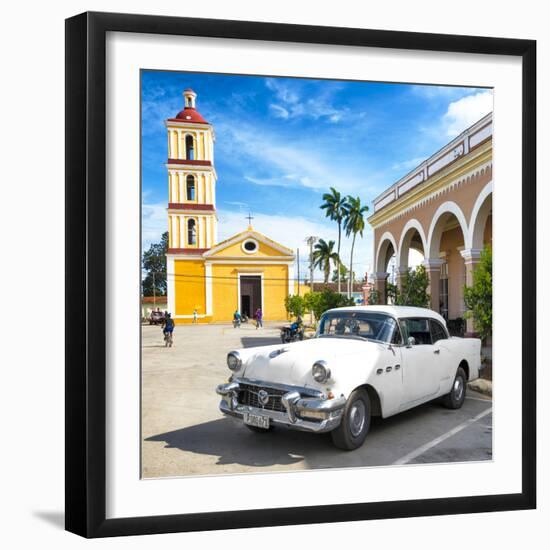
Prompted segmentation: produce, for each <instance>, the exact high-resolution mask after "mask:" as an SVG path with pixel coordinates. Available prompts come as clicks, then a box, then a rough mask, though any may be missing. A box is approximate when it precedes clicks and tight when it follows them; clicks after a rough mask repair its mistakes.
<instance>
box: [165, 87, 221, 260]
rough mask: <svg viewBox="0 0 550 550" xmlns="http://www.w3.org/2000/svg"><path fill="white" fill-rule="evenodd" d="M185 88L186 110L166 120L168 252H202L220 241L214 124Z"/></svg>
mask: <svg viewBox="0 0 550 550" xmlns="http://www.w3.org/2000/svg"><path fill="white" fill-rule="evenodd" d="M196 99H197V94H196V93H195V92H194V91H193V90H191V89H190V88H188V89H186V90H185V91H184V92H183V110H181V111H180V112H179V113H178V114H177V115H176V116H175V117H174V118H169V119H168V120H166V128H167V132H168V160H167V163H166V167H167V170H168V234H169V241H168V247H169V250H168V252H169V253H171V254H185V255H189V254H190V255H195V254H196V255H201V254H202V253H204V252H205V251H206V250H208V249H210V248H212V247H213V246H214V245H215V243H216V242H217V218H216V179H217V178H216V170H215V169H214V141H215V135H214V128H213V127H212V125H211V124H209V123H208V122H207V121H206V120H205V119H204V118H203V117H202V116H201V114H200V113H199V112H198V111H197V109H196Z"/></svg>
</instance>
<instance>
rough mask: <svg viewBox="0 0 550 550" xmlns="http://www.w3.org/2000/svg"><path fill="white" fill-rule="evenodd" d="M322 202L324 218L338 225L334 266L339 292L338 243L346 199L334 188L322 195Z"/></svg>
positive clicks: (340, 237)
mask: <svg viewBox="0 0 550 550" xmlns="http://www.w3.org/2000/svg"><path fill="white" fill-rule="evenodd" d="M323 200H324V201H325V202H324V203H323V204H322V205H321V208H322V209H323V210H325V215H326V217H327V218H330V219H331V220H333V221H335V222H336V223H337V224H338V249H337V254H338V263H337V264H336V265H337V270H338V292H340V291H341V286H340V243H341V241H342V221H343V220H344V208H345V206H346V199H345V198H342V195H341V194H340V191H336V189H334V187H331V188H330V193H325V194H324V195H323Z"/></svg>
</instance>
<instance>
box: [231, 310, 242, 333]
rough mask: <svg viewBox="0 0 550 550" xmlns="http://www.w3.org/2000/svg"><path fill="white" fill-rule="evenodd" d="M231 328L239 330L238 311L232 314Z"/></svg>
mask: <svg viewBox="0 0 550 550" xmlns="http://www.w3.org/2000/svg"><path fill="white" fill-rule="evenodd" d="M233 328H241V314H240V313H239V310H238V309H236V310H235V312H234V313H233Z"/></svg>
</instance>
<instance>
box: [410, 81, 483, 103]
mask: <svg viewBox="0 0 550 550" xmlns="http://www.w3.org/2000/svg"><path fill="white" fill-rule="evenodd" d="M411 91H412V93H413V94H415V95H418V96H420V97H423V98H426V99H446V100H449V99H457V98H460V97H463V96H464V95H465V94H468V93H470V92H473V91H475V88H462V87H459V86H437V85H434V84H418V85H416V86H412V87H411Z"/></svg>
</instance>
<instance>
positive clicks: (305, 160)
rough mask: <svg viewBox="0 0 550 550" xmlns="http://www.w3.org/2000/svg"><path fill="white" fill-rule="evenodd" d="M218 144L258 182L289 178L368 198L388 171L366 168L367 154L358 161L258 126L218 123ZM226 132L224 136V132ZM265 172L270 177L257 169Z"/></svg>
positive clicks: (275, 182)
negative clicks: (377, 171)
mask: <svg viewBox="0 0 550 550" xmlns="http://www.w3.org/2000/svg"><path fill="white" fill-rule="evenodd" d="M217 133H218V138H219V139H218V141H217V144H218V147H220V148H223V152H224V154H225V155H226V156H228V157H231V158H232V159H234V160H235V162H236V163H240V164H241V165H242V166H246V167H247V174H246V179H247V180H248V181H250V182H253V183H256V184H258V185H278V186H282V187H288V186H289V181H290V182H295V183H298V184H299V185H301V186H302V187H306V188H309V189H316V190H319V191H325V190H327V189H328V188H329V187H330V186H334V185H335V184H336V187H338V189H339V190H340V191H341V192H342V193H344V194H348V193H353V194H357V193H359V194H361V196H362V197H363V198H364V200H365V201H367V200H370V197H371V196H373V194H374V195H376V194H378V192H379V189H380V184H381V183H383V182H381V177H382V176H384V174H378V173H376V172H374V171H373V172H370V173H369V172H366V171H365V168H364V162H365V158H364V157H362V158H360V159H358V160H357V162H356V163H354V162H350V160H349V158H344V157H338V156H336V157H335V156H330V155H327V154H326V152H325V151H324V150H323V149H322V148H320V147H318V146H315V144H313V143H311V144H309V143H307V142H304V141H301V140H300V136H298V137H297V138H296V140H288V139H282V138H280V137H278V136H276V135H273V134H270V133H269V132H268V131H266V130H265V129H262V130H260V129H259V128H258V127H257V126H253V125H247V124H244V123H243V124H241V125H239V126H238V127H237V126H233V125H225V124H222V123H220V124H218V127H217ZM222 135H223V139H222V138H221V136H222ZM258 168H261V172H262V174H263V173H267V174H269V177H267V178H266V177H263V176H260V175H259V174H257V173H254V170H255V169H258Z"/></svg>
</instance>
